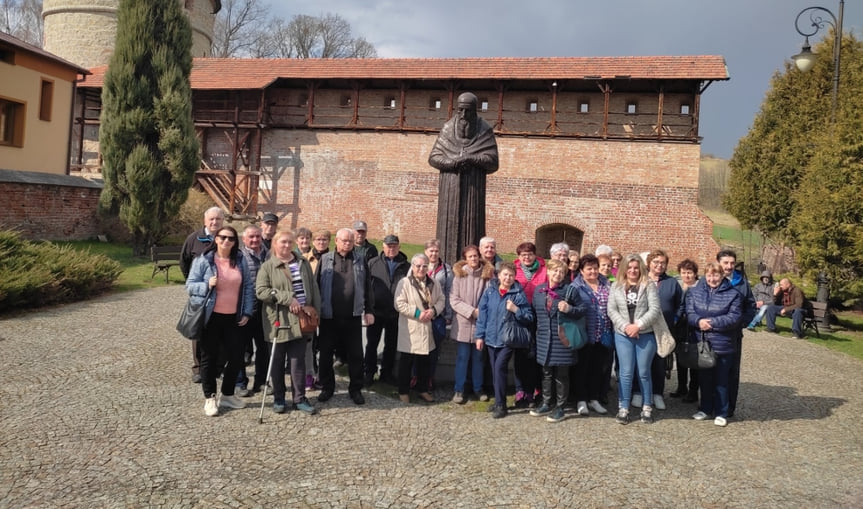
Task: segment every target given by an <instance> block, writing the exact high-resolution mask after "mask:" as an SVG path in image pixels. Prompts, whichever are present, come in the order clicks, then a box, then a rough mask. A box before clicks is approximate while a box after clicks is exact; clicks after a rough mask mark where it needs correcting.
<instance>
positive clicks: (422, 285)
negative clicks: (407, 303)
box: [408, 274, 434, 309]
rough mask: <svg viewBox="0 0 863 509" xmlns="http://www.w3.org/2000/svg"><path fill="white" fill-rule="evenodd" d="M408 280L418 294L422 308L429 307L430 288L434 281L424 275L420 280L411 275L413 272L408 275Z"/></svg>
mask: <svg viewBox="0 0 863 509" xmlns="http://www.w3.org/2000/svg"><path fill="white" fill-rule="evenodd" d="M408 281H410V283H411V286H413V287H414V288H416V291H417V293H419V295H420V301H421V302H422V305H423V309H428V308H430V307H431V288H432V286H433V285H434V281H432V279H431V278H430V277H428V276H426V277H425V279H424V280H422V281H420V280H418V279H417V278H415V277H414V276H413V274H411V275H409V276H408Z"/></svg>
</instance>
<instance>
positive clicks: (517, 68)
mask: <svg viewBox="0 0 863 509" xmlns="http://www.w3.org/2000/svg"><path fill="white" fill-rule="evenodd" d="M105 70H106V67H105V66H102V67H94V68H93V69H91V71H92V73H93V74H92V76H88V77H87V79H86V80H85V81H84V82H83V83H81V84H80V86H83V87H96V88H98V87H101V86H102V80H103V78H104V75H105ZM615 77H626V78H629V79H666V80H669V79H684V80H727V79H729V76H728V69H727V68H726V66H725V59H724V58H723V57H721V56H717V55H699V56H654V57H554V58H341V59H329V58H325V59H320V58H310V59H256V58H252V59H249V58H245V59H240V58H196V59H195V60H194V64H193V68H192V76H191V82H192V88H193V89H196V90H218V89H223V90H248V89H261V88H266V87H267V86H269V85H270V84H271V83H272V82H273V81H275V80H276V79H278V78H297V79H327V78H329V79H433V80H446V79H503V80H512V79H529V80H536V79H549V80H563V79H613V78H615Z"/></svg>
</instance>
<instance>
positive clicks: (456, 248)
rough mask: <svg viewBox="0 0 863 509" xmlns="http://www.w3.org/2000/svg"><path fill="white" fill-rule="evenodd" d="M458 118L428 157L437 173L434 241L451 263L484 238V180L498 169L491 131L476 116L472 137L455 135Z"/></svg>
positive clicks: (447, 123) (451, 122)
mask: <svg viewBox="0 0 863 509" xmlns="http://www.w3.org/2000/svg"><path fill="white" fill-rule="evenodd" d="M457 122H458V117H453V118H451V119H449V120H448V121H447V122H446V123H445V124H444V126H443V128H442V129H441V131H440V135H439V136H438V139H437V141H436V142H435V144H434V147H432V151H431V154H430V155H429V164H430V165H431V166H432V167H434V168H437V169H438V170H440V182H439V184H438V211H437V238H438V239H439V240H440V242H441V257H442V258H443V259H444V260H445V261H447V262H449V263H455V261H456V260H458V259H459V258H460V257H461V250H462V249H463V248H464V246H467V245H469V244H478V242H479V239H480V238H482V237H484V236H485V179H486V175H487V174H489V173H494V172H495V171H497V168H498V155H497V142H496V141H495V139H494V131H493V130H492V128H491V126H490V125H489V124H488V123H487V122H486V121H485V120H483V119H482V118H480V117H477V119H476V122H477V125H476V135H475V136H474V137H473V138H461V137H459V136H458V135H457Z"/></svg>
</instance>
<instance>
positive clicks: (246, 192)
mask: <svg viewBox="0 0 863 509" xmlns="http://www.w3.org/2000/svg"><path fill="white" fill-rule="evenodd" d="M260 175H261V172H259V171H248V170H214V169H212V168H209V167H208V166H207V164H206V163H204V162H203V161H202V162H201V169H200V170H198V171H197V172H195V187H196V188H197V189H200V190H202V191H203V192H205V193H207V194H208V195H209V196H210V198H212V199H213V201H214V202H215V203H216V205H217V206H218V207H221V209H222V210H224V211H225V212H226V213H227V214H228V215H231V216H235V217H236V216H244V217H254V216H255V214H256V212H257V209H258V180H259V177H260Z"/></svg>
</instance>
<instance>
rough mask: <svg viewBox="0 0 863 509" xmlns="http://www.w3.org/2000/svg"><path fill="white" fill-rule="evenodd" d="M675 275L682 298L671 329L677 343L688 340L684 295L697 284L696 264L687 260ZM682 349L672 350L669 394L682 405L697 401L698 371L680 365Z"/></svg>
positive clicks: (679, 264)
mask: <svg viewBox="0 0 863 509" xmlns="http://www.w3.org/2000/svg"><path fill="white" fill-rule="evenodd" d="M677 273H678V274H680V281H679V283H680V288H681V290H682V291H683V298H682V299H681V301H680V309H679V310H678V312H677V315H678V316H677V323H676V325H675V327H674V329H672V333H673V334H674V339H676V340H677V342H678V343H683V342H686V341H688V340H689V323H688V322H687V320H686V295H687V294H688V293H689V290H690V289H691V288H693V287H694V286H695V283H697V282H698V264H697V263H695V262H694V261H692V260H690V259H689V258H687V259H685V260H683V261H682V262H680V263H678V264H677ZM681 350H682V349H680V348H675V349H674V359H675V361H676V362H677V390H676V391H674V392H672V393H671V394H669V396H671V397H672V398H680V397H682V398H683V402H684V403H694V402H696V401H698V370H696V369H691V368H687V367H686V366H683V365H681V363H680V352H681Z"/></svg>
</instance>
